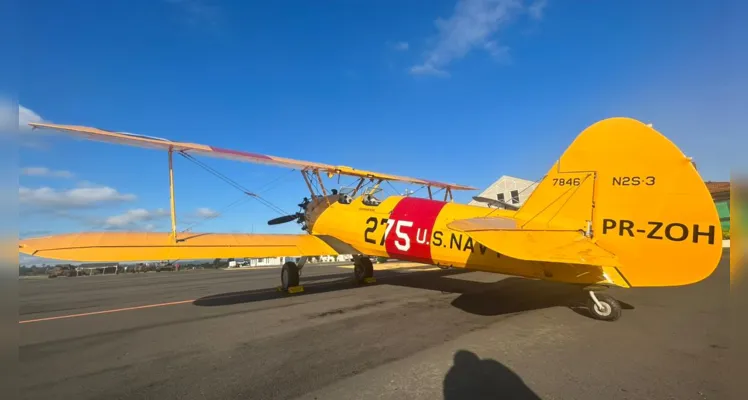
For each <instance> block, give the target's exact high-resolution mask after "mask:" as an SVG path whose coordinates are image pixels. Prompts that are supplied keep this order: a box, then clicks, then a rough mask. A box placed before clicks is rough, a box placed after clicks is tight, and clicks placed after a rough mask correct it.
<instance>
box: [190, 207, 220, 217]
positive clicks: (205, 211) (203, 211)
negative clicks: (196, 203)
mask: <svg viewBox="0 0 748 400" xmlns="http://www.w3.org/2000/svg"><path fill="white" fill-rule="evenodd" d="M195 215H196V216H197V217H198V218H206V219H208V218H215V217H217V216H219V215H220V214H219V213H218V211H214V210H211V209H210V208H207V207H201V208H198V209H197V210H195Z"/></svg>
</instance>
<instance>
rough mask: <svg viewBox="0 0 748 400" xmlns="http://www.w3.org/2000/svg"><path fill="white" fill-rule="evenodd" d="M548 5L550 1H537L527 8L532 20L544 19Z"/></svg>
mask: <svg viewBox="0 0 748 400" xmlns="http://www.w3.org/2000/svg"><path fill="white" fill-rule="evenodd" d="M547 5H548V0H537V1H535V2H534V3H532V4H530V6H529V7H527V13H528V14H530V17H531V18H532V19H536V20H540V19H543V11H545V7H546V6H547Z"/></svg>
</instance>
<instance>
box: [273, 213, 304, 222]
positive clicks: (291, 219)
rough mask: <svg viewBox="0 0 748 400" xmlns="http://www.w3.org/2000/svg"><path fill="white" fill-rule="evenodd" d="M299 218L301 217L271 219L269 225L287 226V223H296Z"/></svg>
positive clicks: (285, 216)
mask: <svg viewBox="0 0 748 400" xmlns="http://www.w3.org/2000/svg"><path fill="white" fill-rule="evenodd" d="M298 218H299V216H298V215H297V214H291V215H284V216H282V217H278V218H273V219H271V220H270V221H268V225H278V224H285V223H286V222H291V221H296V219H298Z"/></svg>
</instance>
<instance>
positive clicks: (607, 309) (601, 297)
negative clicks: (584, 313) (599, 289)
mask: <svg viewBox="0 0 748 400" xmlns="http://www.w3.org/2000/svg"><path fill="white" fill-rule="evenodd" d="M595 299H597V301H595ZM587 308H588V310H589V311H590V314H592V316H593V317H594V318H595V319H599V320H601V321H615V320H617V319H618V318H620V317H621V312H622V311H621V310H622V308H621V303H619V302H618V300H616V299H614V298H613V297H612V296H610V295H607V294H604V293H595V292H592V291H590V297H589V299H588V300H587Z"/></svg>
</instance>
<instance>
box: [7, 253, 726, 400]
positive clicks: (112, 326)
mask: <svg viewBox="0 0 748 400" xmlns="http://www.w3.org/2000/svg"><path fill="white" fill-rule="evenodd" d="M351 274H352V272H351V270H350V269H346V268H341V267H328V266H310V267H307V269H306V270H305V271H304V275H303V276H302V283H303V284H304V285H305V289H306V290H305V292H304V293H301V294H296V295H288V294H283V293H279V292H277V291H276V290H275V286H276V285H278V283H279V280H280V273H279V269H262V270H253V271H223V270H205V271H182V272H178V273H174V272H161V273H155V272H151V273H147V274H127V275H119V276H102V277H78V278H57V279H32V280H21V281H19V282H20V283H19V285H20V293H21V299H20V312H19V314H20V320H21V321H20V322H21V323H20V325H19V328H20V335H21V336H20V339H21V347H20V349H19V360H20V363H19V365H20V373H19V375H20V379H21V382H20V387H21V398H24V399H45V400H48V399H77V400H81V399H145V398H149V399H177V398H178V399H441V398H443V399H489V398H490V399H580V400H581V399H595V400H599V399H679V400H687V399H695V400H704V399H724V398H727V395H726V392H727V388H726V386H725V384H723V383H722V382H723V381H724V378H725V376H726V373H727V372H728V371H727V367H726V365H725V364H726V363H725V359H726V358H727V357H728V351H729V349H728V339H729V334H728V332H727V330H726V328H725V327H726V326H727V325H728V320H727V312H728V300H729V299H728V295H729V253H726V255H725V256H724V257H723V261H722V263H721V265H720V267H719V269H718V270H717V271H716V272H715V273H714V274H713V275H712V277H710V278H708V279H707V280H706V281H704V282H702V283H699V284H696V285H692V286H686V287H681V288H665V289H632V290H612V291H610V292H609V293H610V294H613V295H615V296H616V298H618V299H619V300H621V301H623V302H624V303H625V304H626V308H627V309H625V310H624V314H623V317H622V318H621V319H620V320H618V321H616V322H612V323H611V322H602V321H596V320H593V319H591V318H589V317H587V316H585V315H584V312H583V311H582V310H579V309H577V308H576V307H575V306H574V304H575V303H576V302H578V301H580V300H582V299H583V297H580V296H579V293H578V292H577V291H576V290H573V289H571V288H569V287H568V286H566V285H561V284H554V283H549V282H542V281H532V280H526V279H520V278H511V277H505V276H501V275H494V274H486V273H465V272H461V271H442V270H435V271H434V270H432V271H418V270H409V271H404V270H390V271H381V272H377V273H376V275H375V276H376V277H377V283H375V284H371V285H366V286H362V287H357V286H355V285H353V284H352V282H351V281H350V276H351Z"/></svg>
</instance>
